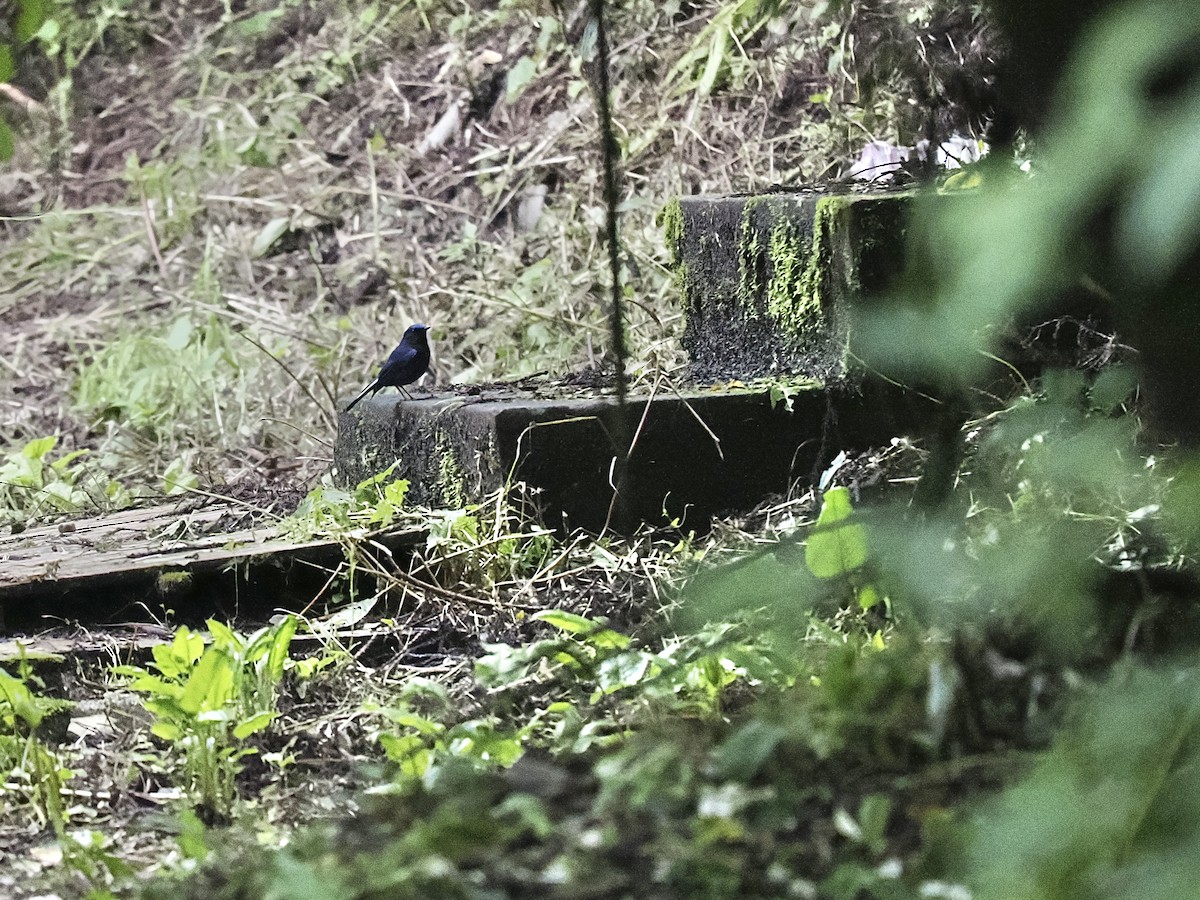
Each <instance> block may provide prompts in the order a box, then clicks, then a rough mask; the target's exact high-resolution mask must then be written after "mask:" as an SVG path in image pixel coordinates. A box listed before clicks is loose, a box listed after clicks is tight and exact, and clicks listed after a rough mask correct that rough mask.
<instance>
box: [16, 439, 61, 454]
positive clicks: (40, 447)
mask: <svg viewBox="0 0 1200 900" xmlns="http://www.w3.org/2000/svg"><path fill="white" fill-rule="evenodd" d="M57 443H58V438H57V437H54V436H53V435H51V436H50V437H44V438H34V439H33V440H32V441H30V442H29V443H28V444H26V445H25V446H24V447H23V448H22V449H21V455H22V456H23V457H25V458H26V459H41V458H42V457H44V456H45V455H46V454H47V453H49V452H50V451H51V450H53V449H54V445H55V444H57Z"/></svg>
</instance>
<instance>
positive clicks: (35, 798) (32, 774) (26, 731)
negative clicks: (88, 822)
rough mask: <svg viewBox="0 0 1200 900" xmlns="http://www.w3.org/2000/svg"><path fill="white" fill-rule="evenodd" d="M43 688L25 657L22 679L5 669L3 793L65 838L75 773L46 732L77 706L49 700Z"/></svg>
mask: <svg viewBox="0 0 1200 900" xmlns="http://www.w3.org/2000/svg"><path fill="white" fill-rule="evenodd" d="M38 687H44V685H41V683H40V679H38V677H37V676H36V675H34V674H33V671H32V669H31V668H30V665H29V662H28V660H27V659H25V658H24V657H22V658H21V660H20V663H19V669H18V673H17V675H12V674H10V673H9V672H7V671H5V670H4V669H0V771H2V772H4V773H5V777H4V779H3V781H4V784H3V786H0V794H16V795H19V796H23V797H24V798H25V800H26V801H27V802H28V803H29V804H30V805H31V807H32V808H33V810H34V811H35V812H36V813H37V815H38V817H39V819H40V820H41V822H42V824H43V825H46V826H50V827H52V828H53V829H54V831H55V832H56V833H57V834H58V835H60V836H61V835H62V834H63V833H64V829H65V828H66V824H67V810H66V806H65V805H64V803H63V796H62V791H63V785H64V784H65V783H66V782H67V781H68V780H69V779H70V778H71V777H72V776H73V774H74V773H73V772H72V771H71V770H70V769H69V768H67V767H66V766H65V765H63V763H62V761H61V760H60V759H59V758H58V755H57V754H56V753H54V752H53V751H52V750H51V749H50V747H49V746H47V744H46V743H45V741H44V740H43V739H42V737H41V736H40V729H41V728H42V725H43V723H44V722H45V721H46V718H47V716H50V715H52V714H55V713H59V712H62V711H63V710H65V709H69V708H70V707H71V706H72V704H71V703H70V702H68V701H65V700H56V699H53V698H48V697H44V696H42V695H41V694H40V693H39V692H38V691H37V690H35V688H38Z"/></svg>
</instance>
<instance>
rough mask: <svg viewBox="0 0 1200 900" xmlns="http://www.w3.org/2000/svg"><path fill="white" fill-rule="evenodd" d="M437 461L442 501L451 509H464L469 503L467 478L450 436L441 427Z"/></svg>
mask: <svg viewBox="0 0 1200 900" xmlns="http://www.w3.org/2000/svg"><path fill="white" fill-rule="evenodd" d="M437 461H438V463H437V465H438V487H439V488H440V492H441V495H442V502H443V503H444V504H445V505H446V506H447V507H449V508H450V509H462V508H463V507H464V506H466V505H467V479H466V476H465V475H464V474H463V470H462V466H461V465H460V464H459V462H458V457H457V456H456V455H455V453H454V447H453V446H452V445H451V442H450V439H449V437H447V435H446V433H445V432H444V431H442V430H441V429H439V430H438V434H437Z"/></svg>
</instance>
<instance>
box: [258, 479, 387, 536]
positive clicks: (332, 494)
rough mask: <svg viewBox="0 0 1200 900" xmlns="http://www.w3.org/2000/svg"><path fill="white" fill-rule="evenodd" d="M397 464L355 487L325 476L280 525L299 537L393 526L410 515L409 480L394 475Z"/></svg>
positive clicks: (374, 529) (364, 530)
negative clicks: (407, 501)
mask: <svg viewBox="0 0 1200 900" xmlns="http://www.w3.org/2000/svg"><path fill="white" fill-rule="evenodd" d="M397 465H398V463H392V464H391V465H390V466H388V467H387V468H386V469H384V470H383V471H382V472H379V473H378V474H377V475H372V476H371V477H370V478H365V479H363V480H362V481H360V482H359V483H358V484H357V485H355V486H354V488H353V489H352V490H346V489H345V488H340V487H337V486H335V485H334V483H333V479H332V477H330V476H329V475H325V476H323V477H322V479H321V483H320V484H319V485H317V487H315V488H313V489H312V490H311V491H309V492H308V495H307V496H306V497H305V498H304V499H303V500H301V501H300V503H299V505H298V506H297V507H296V511H295V512H294V513H292V515H291V516H289V517H288V518H287V519H285V520H284V521H283V522H282V523H281V526H280V527H281V528H282V529H283V530H284V531H286V532H287V533H288V534H290V535H292V536H293V537H295V538H296V539H297V540H309V539H311V538H313V537H316V536H318V535H321V536H328V535H339V534H348V533H350V532H355V531H357V532H360V533H363V534H365V533H367V532H370V531H377V530H379V529H383V528H390V527H391V526H392V525H393V524H394V523H395V522H396V520H397V519H399V518H401V517H402V516H404V515H405V514H406V511H405V509H404V498H405V496H406V495H407V494H408V481H407V480H405V479H403V478H392V472H393V471H395V469H396V466H397Z"/></svg>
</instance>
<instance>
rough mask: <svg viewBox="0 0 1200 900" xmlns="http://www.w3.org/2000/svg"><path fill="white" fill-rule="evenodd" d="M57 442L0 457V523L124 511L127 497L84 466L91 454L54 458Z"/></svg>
mask: <svg viewBox="0 0 1200 900" xmlns="http://www.w3.org/2000/svg"><path fill="white" fill-rule="evenodd" d="M57 445H58V438H57V437H54V436H49V437H43V438H35V439H34V440H32V441H30V442H29V443H27V444H25V446H23V447H21V448H20V449H19V450H11V451H8V452H7V453H4V454H2V455H0V522H14V523H21V524H24V523H25V522H26V520H28V519H30V518H34V517H37V516H43V515H46V514H48V513H51V514H52V513H78V512H81V511H85V510H94V509H96V508H98V507H101V506H120V505H123V504H124V503H125V502H127V500H128V495H127V492H126V491H125V489H124V488H123V487H121V485H120V484H118V483H117V482H116V481H112V480H109V479H106V478H103V477H102V476H99V477H98V476H97V475H96V473H95V470H94V468H93V467H89V466H86V465H85V462H84V457H85V456H86V454H87V453H88V451H87V450H74V451H72V452H70V453H65V454H62V455H61V456H58V458H57V459H55V458H53V457H54V448H55V447H56V446H57Z"/></svg>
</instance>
